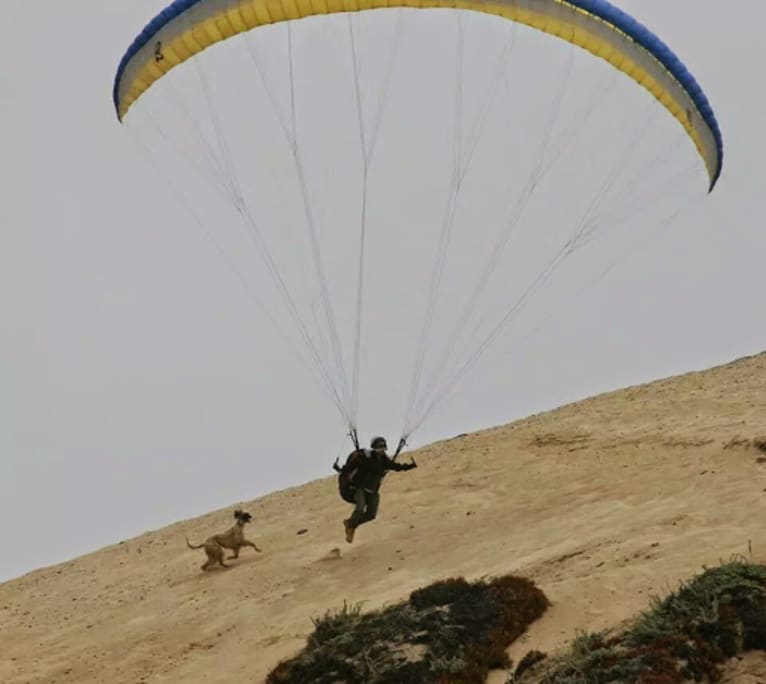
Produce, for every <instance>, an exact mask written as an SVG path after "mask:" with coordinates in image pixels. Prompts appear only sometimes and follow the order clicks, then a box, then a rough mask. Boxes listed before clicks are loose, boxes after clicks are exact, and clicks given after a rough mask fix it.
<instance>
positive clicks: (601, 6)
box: [114, 0, 723, 190]
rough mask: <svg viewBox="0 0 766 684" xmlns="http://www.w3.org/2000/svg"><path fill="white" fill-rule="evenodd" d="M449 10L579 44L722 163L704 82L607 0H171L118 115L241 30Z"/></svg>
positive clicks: (130, 57) (147, 36)
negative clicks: (344, 15) (377, 13)
mask: <svg viewBox="0 0 766 684" xmlns="http://www.w3.org/2000/svg"><path fill="white" fill-rule="evenodd" d="M394 7H410V8H419V9H427V8H451V9H461V10H471V11H476V12H485V13H487V14H495V15H498V16H501V17H505V18H506V19H510V20H511V21H515V22H518V23H521V24H526V25H527V26H531V27H533V28H535V29H539V30H540V31H544V32H545V33H549V34H551V35H554V36H558V37H559V38H561V39H563V40H566V41H568V42H570V43H572V44H574V45H578V46H580V47H582V48H584V49H586V50H588V51H589V52H591V53H593V54H595V55H596V56H598V57H600V58H602V59H604V60H606V61H608V62H609V63H610V64H612V65H613V66H614V67H615V68H617V69H619V70H620V71H622V72H624V73H625V74H627V75H628V76H630V78H632V79H633V80H634V81H636V82H637V83H639V84H640V85H642V86H643V87H644V88H646V89H647V90H649V92H651V93H652V94H653V95H654V96H655V97H656V98H657V99H658V100H659V101H660V102H661V103H662V104H663V106H664V107H665V108H666V109H667V110H668V111H669V112H670V113H671V114H672V115H673V116H675V117H676V118H677V119H678V120H679V122H680V123H681V125H682V126H683V127H684V128H685V129H686V131H687V133H688V134H689V136H690V137H691V138H692V140H693V141H694V144H695V146H696V147H697V149H698V151H699V153H700V155H701V156H702V158H703V159H704V161H705V165H706V166H707V170H708V175H709V177H710V190H712V189H713V187H714V186H715V184H716V182H717V180H718V177H719V176H720V173H721V167H722V163H723V142H722V138H721V133H720V130H719V127H718V123H717V121H716V119H715V116H714V114H713V110H712V108H711V106H710V104H709V102H708V100H707V97H706V96H705V94H704V92H703V91H702V88H701V87H700V86H699V85H698V83H697V82H696V80H695V79H694V77H693V76H692V75H691V74H690V73H689V71H688V70H687V69H686V67H685V66H684V64H683V63H682V62H681V60H680V59H678V57H676V55H675V54H674V53H673V51H672V50H671V49H670V48H669V47H668V46H667V45H665V43H663V42H662V41H661V40H660V39H659V38H658V37H657V36H656V35H655V34H654V33H652V32H651V31H650V30H649V29H647V28H646V27H644V26H643V25H642V24H640V23H639V22H638V21H636V20H635V19H633V18H632V17H631V16H630V15H628V14H626V13H625V12H623V11H622V10H620V9H619V8H617V7H615V6H614V5H612V4H611V3H609V2H607V0H499V1H498V2H495V3H487V2H483V1H481V0H459V1H458V0H394V2H390V1H389V0H327V1H326V2H323V3H312V2H304V1H301V0H298V1H296V2H285V3H273V2H269V1H268V0H175V2H173V3H172V4H170V5H169V6H168V7H167V8H166V9H165V10H163V11H162V12H160V14H158V15H157V16H156V17H155V18H154V19H153V20H152V21H151V22H149V24H148V25H147V26H146V27H145V28H144V30H143V31H142V32H141V33H140V34H139V35H138V37H137V38H136V39H135V41H134V42H133V44H132V45H131V46H130V48H129V49H128V51H127V52H126V53H125V55H124V57H123V58H122V61H121V62H120V65H119V68H118V70H117V76H116V78H115V83H114V105H115V108H116V111H117V116H118V118H119V119H120V120H122V118H123V117H124V116H125V114H126V113H127V112H128V110H129V109H130V107H131V106H132V105H133V103H134V102H136V100H138V98H139V97H141V95H142V94H143V93H144V92H145V91H146V90H147V89H148V88H149V87H150V86H151V85H152V84H153V83H154V82H155V81H156V80H158V79H160V78H162V76H163V75H164V74H166V73H167V72H168V71H170V70H171V69H172V68H173V67H175V66H177V65H179V64H181V63H182V62H184V61H186V60H187V59H189V58H191V57H193V56H194V55H196V54H197V53H199V52H201V51H202V50H204V49H205V48H207V47H209V46H211V45H213V44H214V43H217V42H219V41H222V40H226V39H227V38H230V37H231V36H235V35H237V34H239V33H242V32H244V31H250V30H251V29H254V28H257V27H258V26H263V25H267V24H272V23H276V22H281V21H289V20H293V19H301V18H304V17H308V16H312V15H315V14H332V13H336V12H355V11H363V10H372V9H380V8H394Z"/></svg>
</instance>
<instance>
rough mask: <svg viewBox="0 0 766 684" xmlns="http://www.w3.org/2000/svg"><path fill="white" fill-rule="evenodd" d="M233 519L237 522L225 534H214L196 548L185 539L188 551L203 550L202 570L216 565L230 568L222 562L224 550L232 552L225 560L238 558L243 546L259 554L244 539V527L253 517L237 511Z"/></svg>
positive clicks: (210, 568) (252, 545)
mask: <svg viewBox="0 0 766 684" xmlns="http://www.w3.org/2000/svg"><path fill="white" fill-rule="evenodd" d="M234 518H235V520H236V521H237V522H236V523H235V524H234V525H233V526H232V527H230V528H229V529H228V530H226V532H224V533H223V534H214V535H213V536H211V537H208V538H207V539H206V540H205V541H204V542H203V543H202V544H199V545H198V546H195V545H193V544H191V543H190V542H189V538H188V537H186V545H187V546H188V547H189V548H190V549H205V553H206V554H207V560H206V561H205V562H204V563H203V564H202V566H201V569H202V570H205V571H207V570H212V569H213V568H214V567H215V566H216V565H220V566H221V567H223V568H230V567H231V565H227V564H226V563H224V562H223V560H224V557H223V554H224V551H223V550H224V549H231V550H232V551H234V553H233V554H232V555H231V556H229V557H228V558H227V560H232V559H234V558H239V550H240V549H241V548H242V547H244V546H250V547H252V548H253V549H255V550H256V551H258V553H260V552H261V550H260V549H259V548H258V547H257V546H256V545H255V544H253V542H251V541H249V540H247V539H245V530H244V528H245V525H246V524H247V523H249V522H250V521H251V520H252V519H253V516H252V515H250V514H249V513H247V512H245V511H242V510H240V509H237V510H236V511H234Z"/></svg>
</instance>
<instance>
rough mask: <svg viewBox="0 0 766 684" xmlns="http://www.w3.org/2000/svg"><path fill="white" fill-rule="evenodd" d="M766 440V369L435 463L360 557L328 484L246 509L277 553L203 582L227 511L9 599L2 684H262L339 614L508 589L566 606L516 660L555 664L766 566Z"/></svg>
mask: <svg viewBox="0 0 766 684" xmlns="http://www.w3.org/2000/svg"><path fill="white" fill-rule="evenodd" d="M757 437H766V355H760V356H757V357H751V358H748V359H743V360H741V361H738V362H736V363H733V364H729V365H727V366H724V367H720V368H716V369H713V370H710V371H706V372H703V373H693V374H689V375H685V376H681V377H678V378H672V379H668V380H663V381H660V382H656V383H653V384H650V385H646V386H642V387H636V388H631V389H627V390H624V391H620V392H616V393H612V394H608V395H603V396H599V397H596V398H593V399H589V400H587V401H584V402H581V403H578V404H574V405H571V406H566V407H564V408H561V409H559V410H557V411H554V412H551V413H547V414H544V415H540V416H534V417H531V418H529V419H526V420H523V421H521V422H518V423H515V424H512V425H508V426H505V427H499V428H496V429H492V430H488V431H485V432H482V433H479V434H475V435H470V436H467V437H463V438H457V439H453V440H449V441H446V442H443V443H439V444H435V445H432V446H430V447H427V448H425V449H422V450H421V451H420V453H419V454H417V455H416V458H417V459H418V462H419V464H420V466H421V467H420V468H419V469H418V470H416V471H413V472H411V473H393V474H392V475H390V476H389V478H388V479H387V480H386V483H385V485H384V496H383V505H382V507H381V518H380V519H379V520H378V521H376V522H375V523H372V524H371V525H369V526H367V527H366V528H362V529H360V531H359V532H358V534H357V540H356V542H355V543H354V544H353V545H352V546H349V545H347V544H346V543H345V542H344V541H343V538H342V532H343V530H342V525H341V522H340V521H341V519H342V518H343V517H344V516H345V514H346V513H347V507H346V505H345V504H343V502H342V501H340V500H339V499H338V497H337V496H336V490H335V484H334V480H332V479H329V478H328V479H326V480H322V481H318V482H313V483H310V484H307V485H305V486H301V487H297V488H294V489H290V490H287V491H283V492H278V493H275V494H272V495H269V496H267V497H265V498H262V499H259V500H257V501H254V502H247V503H246V504H245V506H246V508H247V509H248V510H250V511H251V512H252V513H253V514H254V516H255V523H254V524H253V525H252V527H251V529H250V533H251V535H252V536H253V537H254V538H255V539H256V540H257V543H258V544H259V545H260V546H261V547H262V548H263V550H264V552H263V553H262V554H255V553H254V552H252V551H250V550H246V551H244V552H243V555H242V558H241V560H240V561H239V562H238V563H237V565H236V567H235V568H233V569H232V570H229V571H224V572H216V573H207V574H203V573H201V572H200V571H199V565H200V563H201V562H202V557H201V552H199V551H196V552H194V551H189V550H188V549H186V546H185V543H184V535H185V534H188V535H189V537H190V538H192V539H193V540H199V539H202V538H203V537H204V536H206V535H207V534H209V533H211V532H213V531H218V530H220V529H223V528H225V527H227V526H228V525H229V523H230V516H231V509H226V510H223V511H217V512H214V513H211V514H209V515H205V516H203V517H200V518H197V519H194V520H188V521H185V522H181V523H178V524H176V525H172V526H170V527H167V528H165V529H162V530H159V531H156V532H150V533H147V534H144V535H142V536H140V537H138V538H135V539H132V540H130V541H126V542H123V543H120V544H118V545H115V546H112V547H109V548H106V549H103V550H101V551H99V552H97V553H94V554H91V555H88V556H85V557H82V558H78V559H77V560H74V561H72V562H69V563H65V564H63V565H59V566H55V567H51V568H46V569H43V570H38V571H36V572H33V573H30V574H28V575H26V576H24V577H22V578H19V579H17V580H13V581H11V582H7V583H5V584H2V585H0V681H1V682H4V683H7V684H12V683H18V682H44V683H45V684H51V683H53V682H77V683H78V684H79V683H84V682H107V683H109V684H118V683H121V682H130V683H131V684H136V683H137V682H206V683H211V684H212V683H218V682H220V683H227V684H231V683H237V682H261V681H263V678H264V676H265V674H266V673H267V672H268V671H269V670H270V669H271V668H272V667H273V666H274V665H275V664H276V663H277V662H278V661H279V660H280V659H281V658H284V657H286V656H289V655H290V654H292V653H293V652H295V651H296V650H297V649H299V648H300V647H301V646H302V644H303V642H304V638H305V637H306V635H307V634H308V633H309V632H310V631H311V628H312V624H311V619H310V618H311V617H312V616H316V615H320V614H322V613H324V612H325V611H326V610H328V609H335V608H338V607H340V606H342V604H343V601H344V600H348V601H350V602H358V601H364V602H365V605H366V606H367V607H369V608H376V607H379V606H381V605H383V604H385V603H388V602H393V601H396V600H398V599H401V598H403V597H404V596H406V595H407V594H408V592H410V591H411V590H412V589H414V588H416V587H418V586H421V585H423V584H425V583H428V582H431V581H433V580H435V579H438V578H443V577H448V576H454V575H463V576H466V577H468V578H476V577H479V576H482V575H491V574H499V573H507V572H511V571H512V572H518V573H521V574H524V575H526V576H528V577H531V578H533V579H534V580H535V581H536V582H537V583H538V584H539V585H540V586H541V588H542V589H543V591H545V593H546V594H547V595H548V596H549V598H550V599H551V600H552V601H553V604H554V605H553V607H552V608H551V609H550V610H549V611H548V613H547V614H546V616H544V617H543V618H542V619H541V620H540V621H539V622H538V623H536V624H535V625H534V626H533V627H532V629H531V630H530V632H529V633H528V634H527V635H525V637H524V638H523V643H517V644H515V645H514V646H513V647H512V648H511V653H512V656H513V657H514V658H519V657H520V656H521V655H523V653H524V652H525V651H526V650H527V649H528V648H532V647H534V648H538V649H541V650H545V651H547V650H550V649H554V648H556V647H557V646H558V645H560V644H562V643H563V642H564V641H565V640H567V639H569V638H570V637H572V636H573V635H574V634H575V632H576V630H578V629H586V628H587V629H594V628H601V627H605V626H608V625H614V624H616V623H618V622H619V621H621V620H623V619H625V618H627V617H629V616H630V615H632V614H634V613H635V612H636V611H637V610H639V609H641V608H642V607H644V606H645V605H646V603H647V600H648V598H649V596H650V595H651V594H652V593H654V592H662V591H664V590H665V589H666V588H671V587H674V586H675V585H676V582H677V581H678V580H679V579H681V578H685V577H688V576H690V575H691V574H692V573H694V572H696V571H697V570H698V569H700V567H701V566H702V565H703V564H715V563H717V562H718V560H719V559H725V558H728V557H729V556H730V555H731V554H735V553H747V552H748V542H749V540H750V541H751V543H752V548H753V553H754V556H755V557H756V558H761V557H766V529H765V528H764V525H763V520H764V519H765V518H766V493H764V492H765V491H766V489H765V488H766V464H764V463H759V462H758V459H759V458H761V460H763V459H764V458H766V454H763V453H761V452H760V451H758V450H757V449H756V448H755V447H752V446H746V445H740V446H731V444H732V440H736V439H737V438H743V439H751V438H757ZM233 505H234V504H233ZM233 505H232V508H233ZM301 528H308V532H307V533H306V534H302V535H297V534H296V532H297V531H298V530H300V529H301ZM334 548H338V549H340V551H341V554H340V556H339V557H336V556H334V555H333V553H332V550H333V549H334ZM741 667H742V668H743V669H742V672H743V673H746V674H743V677H744V676H747V677H750V676H751V675H752V680H751V679H744V678H739V677H738V675H737V674H736V672H735V674H734V679H731V680H730V681H740V680H741V681H757V676H758V673H759V672H761V673H762V672H763V671H764V661H763V660H762V659H761V660H758V659H748V660H747V661H746V662H744V664H743V665H741ZM732 672H734V671H732ZM753 673H756V674H753ZM496 674H497V676H493V677H492V678H491V679H492V681H493V682H501V681H503V679H504V677H503V675H502V674H501V673H496Z"/></svg>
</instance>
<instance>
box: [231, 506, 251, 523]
mask: <svg viewBox="0 0 766 684" xmlns="http://www.w3.org/2000/svg"><path fill="white" fill-rule="evenodd" d="M234 518H235V519H236V520H237V522H238V523H239V524H240V525H244V524H245V523H249V522H250V521H251V520H252V519H253V516H252V515H250V514H249V513H248V512H247V511H243V510H240V509H239V508H238V509H237V510H236V511H234Z"/></svg>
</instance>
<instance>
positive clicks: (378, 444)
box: [370, 437, 388, 451]
mask: <svg viewBox="0 0 766 684" xmlns="http://www.w3.org/2000/svg"><path fill="white" fill-rule="evenodd" d="M370 447H371V448H372V449H382V450H383V451H385V450H386V449H387V448H388V445H387V444H386V438H385V437H373V438H372V441H371V442H370Z"/></svg>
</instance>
